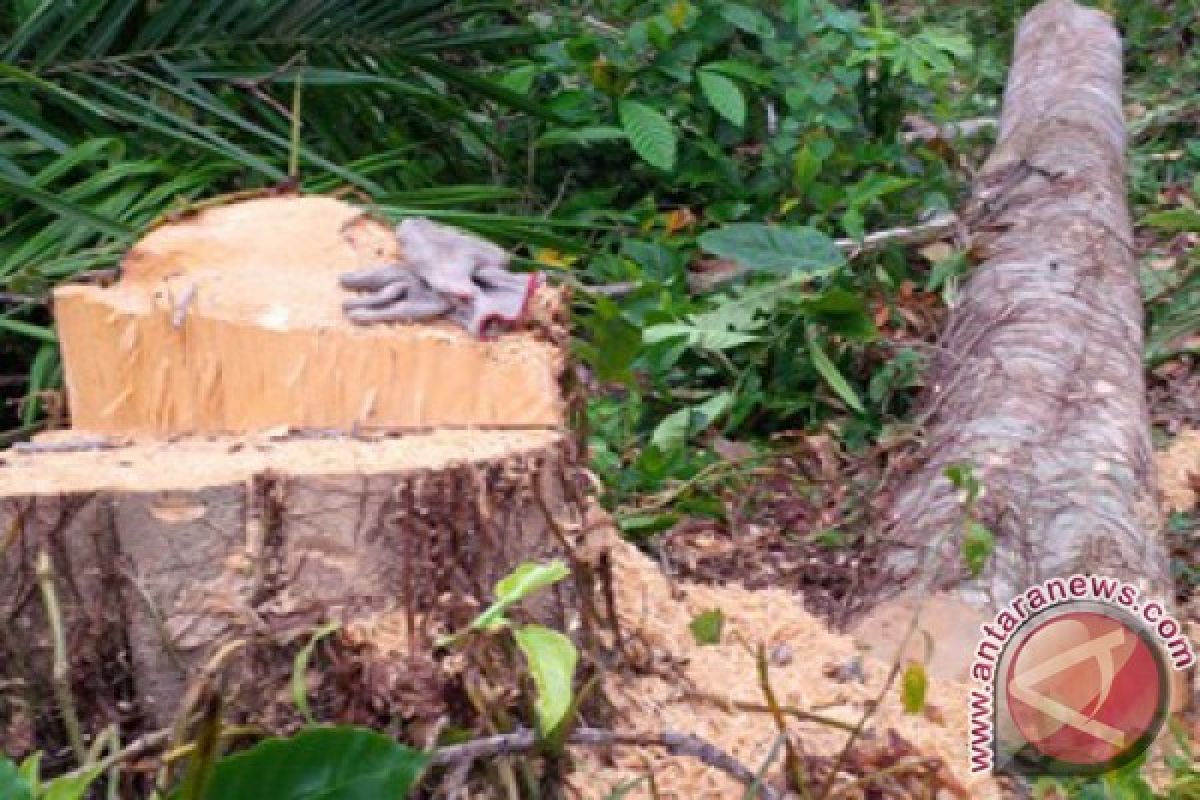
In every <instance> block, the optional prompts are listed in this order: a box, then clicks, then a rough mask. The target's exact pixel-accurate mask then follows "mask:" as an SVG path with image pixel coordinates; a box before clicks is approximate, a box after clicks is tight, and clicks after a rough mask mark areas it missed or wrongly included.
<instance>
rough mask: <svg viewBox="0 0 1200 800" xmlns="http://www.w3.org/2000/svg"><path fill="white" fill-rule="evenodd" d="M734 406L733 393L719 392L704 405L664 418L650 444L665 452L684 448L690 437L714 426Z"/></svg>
mask: <svg viewBox="0 0 1200 800" xmlns="http://www.w3.org/2000/svg"><path fill="white" fill-rule="evenodd" d="M731 405H733V392H731V391H729V390H728V389H726V390H724V391H720V392H717V393H716V394H714V395H713V396H712V397H710V398H708V399H707V400H705V401H704V402H703V403H697V404H696V405H691V406H686V407H684V408H681V409H679V410H678V411H675V412H672V413H671V414H668V415H667V416H666V417H664V418H663V420H662V421H661V422H659V424H658V426H657V427H655V429H654V433H653V434H651V436H650V442H651V443H652V444H653V445H654V446H656V447H657V448H658V449H659V450H661V451H663V452H670V451H671V450H674V449H676V448H679V447H682V446H683V445H685V444H686V443H687V440H688V438H689V437H691V435H692V434H694V433H699V432H700V431H702V430H704V429H705V428H707V427H708V426H710V425H712V424H713V422H715V421H716V420H717V418H718V417H720V416H721V415H722V414H724V413H725V412H727V411H728V410H729V407H730V406H731Z"/></svg>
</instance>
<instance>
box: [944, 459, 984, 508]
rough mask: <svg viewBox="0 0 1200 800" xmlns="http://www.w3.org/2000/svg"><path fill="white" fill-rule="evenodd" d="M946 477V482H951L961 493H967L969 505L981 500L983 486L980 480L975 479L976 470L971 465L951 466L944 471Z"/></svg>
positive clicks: (964, 463)
mask: <svg viewBox="0 0 1200 800" xmlns="http://www.w3.org/2000/svg"><path fill="white" fill-rule="evenodd" d="M942 474H943V475H945V476H946V480H948V481H950V483H951V485H953V486H954V488H955V489H958V490H959V491H962V492H966V495H967V498H966V502H967V505H968V506H969V505H974V503H975V501H976V500H978V499H979V495H980V491H981V490H982V488H983V486H982V484H980V483H979V478H976V477H975V470H974V469H972V467H971V465H970V464H968V463H966V462H963V463H961V464H951V465H950V466H948V467H946V469H944V470H943V471H942Z"/></svg>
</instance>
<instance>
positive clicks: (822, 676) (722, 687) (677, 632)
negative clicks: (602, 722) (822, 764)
mask: <svg viewBox="0 0 1200 800" xmlns="http://www.w3.org/2000/svg"><path fill="white" fill-rule="evenodd" d="M605 536H606V537H607V538H608V539H609V541H608V542H606V544H607V545H608V546H609V547H610V548H611V552H612V558H613V566H614V575H615V580H616V582H617V585H616V587H615V594H616V602H617V607H618V615H619V617H620V619H621V624H622V626H623V631H624V634H625V636H626V637H628V638H630V639H632V640H634V641H635V643H636V644H635V646H638V647H642V648H646V649H648V650H649V653H648V655H649V656H650V658H651V660H652V663H653V664H655V665H656V669H654V670H647V671H646V672H643V673H637V674H635V673H632V672H629V671H625V672H622V673H621V674H617V675H610V676H609V677H608V678H607V679H606V684H605V687H604V691H605V694H606V696H607V697H608V699H609V700H610V701H611V702H612V703H613V704H614V706H615V708H616V711H617V714H616V720H615V722H614V725H615V726H616V727H617V728H618V729H620V730H623V731H625V730H628V731H636V732H642V733H657V732H660V731H664V730H671V731H678V732H685V733H692V734H695V735H698V736H700V737H702V738H704V739H706V740H708V741H710V742H711V743H713V744H715V745H716V746H717V747H719V748H721V749H723V750H725V751H726V752H728V753H730V754H731V755H733V756H734V757H735V758H736V759H738V760H739V761H741V762H742V763H743V764H745V765H746V766H748V767H749V768H750V769H751V770H757V769H758V768H759V767H760V766H761V765H762V764H763V763H764V762H765V761H766V760H767V759H768V756H769V754H770V752H771V750H772V748H773V746H774V745H775V743H776V739H777V730H776V728H775V726H774V723H773V721H772V718H771V716H770V715H769V714H766V713H762V712H759V711H750V710H744V709H739V708H737V707H735V705H734V704H738V703H741V704H752V705H758V706H761V705H762V703H763V696H762V693H761V691H760V688H759V684H758V677H757V672H756V656H755V653H756V651H757V648H758V646H759V644H760V643H761V644H763V645H765V647H766V648H767V652H768V653H769V654H770V659H769V660H770V662H771V668H770V680H771V684H772V688H773V689H774V691H775V694H776V696H777V698H778V701H779V704H780V705H781V706H782V707H785V708H787V707H792V708H797V709H802V710H806V711H812V712H818V713H820V714H821V715H823V716H825V717H828V718H832V719H833V720H837V721H839V722H842V723H847V724H849V725H853V724H855V723H856V722H857V721H858V720H859V718H860V717H861V716H862V714H863V711H864V709H865V708H866V707H867V705H868V704H869V703H870V702H871V701H873V700H874V698H875V697H876V696H877V695H878V693H879V690H880V687H881V686H882V685H883V683H884V681H885V680H886V677H887V673H888V670H889V667H890V664H887V663H884V662H881V661H878V660H875V659H873V658H870V657H867V656H864V655H863V654H862V653H861V652H859V650H858V649H857V648H856V646H855V644H854V641H853V640H852V639H851V638H850V637H848V636H843V635H840V634H836V633H832V632H831V631H829V630H828V629H827V628H826V627H825V626H824V624H823V623H822V622H821V621H820V620H818V619H817V618H815V617H813V616H812V615H810V614H808V613H807V612H805V611H804V609H803V608H802V607H801V605H800V602H799V599H798V598H797V597H796V596H795V595H793V594H791V593H788V592H785V591H781V590H776V589H764V590H747V589H743V588H739V587H714V586H701V585H695V584H680V583H674V584H673V583H672V582H671V581H669V580H668V578H667V577H665V576H664V575H663V573H662V572H661V571H660V569H659V567H658V566H657V565H656V564H654V563H653V562H652V561H651V560H650V559H648V558H647V557H646V556H644V555H643V554H642V553H640V552H639V551H638V550H636V549H635V548H634V547H633V546H631V545H629V544H628V543H626V542H624V541H622V540H621V539H620V538H619V537H618V536H617V535H616V534H615V533H611V532H610V533H607V534H605ZM712 609H720V611H721V613H722V614H723V615H724V626H723V631H722V634H721V638H720V642H719V643H718V644H715V645H706V646H701V645H698V644H697V643H696V642H695V640H694V637H693V635H692V633H691V632H690V630H689V624H690V623H691V622H692V620H693V619H694V617H695V616H696V615H697V614H700V613H702V612H705V611H710V610H712ZM966 696H967V688H966V687H965V686H964V685H963V684H957V683H951V682H938V681H932V682H931V685H930V687H929V691H928V695H927V697H928V705H927V708H926V712H925V713H923V714H919V715H908V714H905V713H904V711H903V709H902V708H901V707H900V699H899V694H898V689H897V688H895V687H893V688H892V689H891V690H889V691H888V693H887V695H886V698H885V701H884V702H883V704H882V707H881V709H880V712H879V713H878V714H877V715H876V716H875V717H874V718H873V719H872V721H871V722H870V723H869V724H868V726H867V728H866V732H865V734H864V736H863V741H862V745H863V749H864V750H869V749H871V748H872V747H875V748H876V749H878V748H880V747H884V746H885V745H886V743H888V742H893V743H894V742H896V741H899V740H902V741H904V742H907V743H908V744H910V745H911V750H912V752H913V753H914V754H915V755H917V756H919V757H921V758H934V759H941V761H942V762H943V766H942V767H941V770H940V773H939V774H938V776H937V777H938V783H939V784H940V785H941V786H943V787H952V788H951V789H946V788H943V789H942V790H941V791H939V792H938V793H937V797H939V798H942V797H953V796H956V795H957V796H960V797H972V798H976V797H978V798H987V797H998V796H1000V795H999V790H998V788H997V787H996V785H995V784H994V783H993V782H992V781H991V780H990V779H987V778H985V777H981V776H972V775H971V774H970V773H969V771H968V769H967V760H966V753H967V733H966V730H967V714H966V706H967V703H966ZM788 724H789V730H791V731H792V732H793V735H794V737H795V738H796V739H797V740H798V741H799V742H800V743H801V745H802V747H803V753H804V755H805V756H807V757H810V758H815V759H816V760H820V759H821V758H825V759H828V758H836V756H837V754H838V752H839V751H840V750H841V748H842V746H843V745H844V743H845V741H846V736H847V734H846V732H845V731H844V730H843V729H840V728H837V727H833V726H830V725H828V724H825V723H814V722H807V721H799V720H796V719H789V722H788ZM897 735H898V736H899V740H898V739H897ZM577 756H578V760H577V763H576V771H575V773H574V774H573V775H572V776H571V778H570V781H571V784H572V785H573V786H574V787H575V788H576V789H578V790H579V792H580V793H581V795H582V796H585V797H597V798H599V797H605V796H607V795H608V794H609V792H611V791H612V790H613V788H614V787H618V786H621V785H622V784H626V783H628V782H630V781H631V780H636V779H638V778H640V777H642V776H644V775H646V773H647V772H648V771H652V772H653V781H654V788H655V790H656V791H657V796H658V797H661V798H678V800H685V799H686V800H704V799H705V798H729V797H742V796H743V794H744V792H745V787H742V786H740V785H739V784H737V783H736V782H735V781H734V780H733V779H731V778H729V777H728V776H726V775H725V774H724V773H721V772H719V771H716V770H714V769H711V768H708V767H706V766H704V765H702V764H700V763H699V762H697V761H695V760H691V759H687V758H682V757H673V756H670V755H667V754H666V753H664V752H662V751H661V750H658V751H652V750H637V751H635V750H632V749H629V748H618V749H614V750H613V751H612V752H611V753H598V752H594V751H593V752H588V751H584V750H582V749H581V750H579V752H577ZM782 760H783V759H782V754H781V753H780V754H777V757H776V759H775V761H774V763H773V764H772V765H771V767H770V769H769V770H768V772H767V775H768V778H769V779H770V780H771V781H772V783H773V784H774V785H776V786H779V785H781V784H780V783H779V781H778V780H777V779H778V777H779V775H780V769H781V767H780V765H781V763H782ZM882 765H885V764H881V766H882ZM875 788H879V787H875ZM858 792H859V790H858V789H855V790H852V791H851V792H849V793H847V794H845V795H843V796H846V797H855V796H861V795H860V794H859V793H858ZM627 796H628V797H650V796H652V795H651V790H650V788H649V785H648V782H647V781H642V783H641V784H640V785H639V786H637V787H636V788H634V789H633V791H632V792H631V794H629V795H627ZM905 796H907V795H905ZM931 796H932V793H931Z"/></svg>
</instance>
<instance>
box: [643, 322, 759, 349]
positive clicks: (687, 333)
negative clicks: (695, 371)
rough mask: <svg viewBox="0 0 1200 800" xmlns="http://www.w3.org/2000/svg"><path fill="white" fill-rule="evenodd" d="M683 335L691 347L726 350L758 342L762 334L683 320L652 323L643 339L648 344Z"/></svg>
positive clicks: (645, 331) (644, 332) (644, 333)
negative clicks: (660, 323) (711, 326)
mask: <svg viewBox="0 0 1200 800" xmlns="http://www.w3.org/2000/svg"><path fill="white" fill-rule="evenodd" d="M677 336H682V337H684V339H685V340H686V342H687V345H688V346H689V347H698V348H700V349H701V350H712V351H717V352H724V351H726V350H732V349H734V348H735V347H741V346H742V345H744V344H749V343H750V342H757V341H760V340H761V339H762V337H761V336H755V335H753V334H748V333H740V332H738V331H731V330H727V329H724V328H702V327H699V326H696V325H691V324H687V323H682V322H668V323H664V324H662V325H651V326H650V327H648V328H646V329H645V330H643V331H642V341H644V342H645V343H646V344H657V343H659V342H665V341H667V340H668V339H673V338H675V337H677Z"/></svg>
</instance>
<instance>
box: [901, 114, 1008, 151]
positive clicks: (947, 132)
mask: <svg viewBox="0 0 1200 800" xmlns="http://www.w3.org/2000/svg"><path fill="white" fill-rule="evenodd" d="M998 124H999V123H998V122H997V120H996V118H995V117H974V118H972V119H960V120H958V121H956V122H947V123H945V124H942V125H922V126H921V127H920V129H919V130H911V131H905V132H904V133H902V134H900V141H902V142H904V143H905V144H911V143H913V142H931V141H934V140H935V139H959V138H962V139H969V138H971V137H972V136H975V135H977V134H980V133H983V132H984V131H990V130H995V129H996V128H997V127H998Z"/></svg>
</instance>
